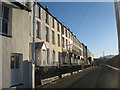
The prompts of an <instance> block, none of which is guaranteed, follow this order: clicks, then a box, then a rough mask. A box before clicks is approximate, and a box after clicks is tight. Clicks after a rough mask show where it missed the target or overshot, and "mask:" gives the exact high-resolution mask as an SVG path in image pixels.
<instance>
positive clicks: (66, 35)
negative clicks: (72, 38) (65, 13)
mask: <svg viewBox="0 0 120 90" xmlns="http://www.w3.org/2000/svg"><path fill="white" fill-rule="evenodd" d="M65 34H66V37H67V29H65Z"/></svg>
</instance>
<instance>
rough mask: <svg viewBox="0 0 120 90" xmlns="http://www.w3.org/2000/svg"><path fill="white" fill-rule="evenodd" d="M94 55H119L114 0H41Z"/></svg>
mask: <svg viewBox="0 0 120 90" xmlns="http://www.w3.org/2000/svg"><path fill="white" fill-rule="evenodd" d="M41 5H43V6H48V8H49V12H51V13H52V15H53V16H55V17H56V18H57V19H58V20H59V21H60V22H62V23H63V24H64V25H65V26H67V27H68V28H70V30H71V31H72V32H73V33H74V34H75V35H76V36H77V38H78V39H79V40H80V41H81V42H82V43H84V44H85V45H87V46H88V48H89V50H90V51H91V52H92V53H93V54H94V56H95V57H100V56H102V54H103V51H104V52H105V55H110V54H113V55H116V54H118V39H117V30H116V21H115V20H116V18H115V11H114V4H113V2H42V3H41Z"/></svg>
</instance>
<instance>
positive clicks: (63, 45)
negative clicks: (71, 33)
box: [62, 37, 65, 48]
mask: <svg viewBox="0 0 120 90" xmlns="http://www.w3.org/2000/svg"><path fill="white" fill-rule="evenodd" d="M62 47H63V48H64V47H65V44H64V37H62Z"/></svg>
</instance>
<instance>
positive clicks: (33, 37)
mask: <svg viewBox="0 0 120 90" xmlns="http://www.w3.org/2000/svg"><path fill="white" fill-rule="evenodd" d="M35 6H36V0H35V1H33V35H32V88H35V59H36V58H35V29H36V27H35V26H36V22H35Z"/></svg>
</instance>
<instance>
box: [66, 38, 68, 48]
mask: <svg viewBox="0 0 120 90" xmlns="http://www.w3.org/2000/svg"><path fill="white" fill-rule="evenodd" d="M66 48H68V41H67V39H66Z"/></svg>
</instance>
